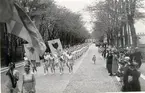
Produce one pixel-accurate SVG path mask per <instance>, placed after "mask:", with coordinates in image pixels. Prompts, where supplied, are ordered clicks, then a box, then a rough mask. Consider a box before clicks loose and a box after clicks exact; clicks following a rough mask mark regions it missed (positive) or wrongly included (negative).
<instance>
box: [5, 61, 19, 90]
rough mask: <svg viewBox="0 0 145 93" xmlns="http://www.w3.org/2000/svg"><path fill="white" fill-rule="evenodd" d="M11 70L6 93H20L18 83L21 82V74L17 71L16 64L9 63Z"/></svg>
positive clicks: (8, 72)
mask: <svg viewBox="0 0 145 93" xmlns="http://www.w3.org/2000/svg"><path fill="white" fill-rule="evenodd" d="M8 67H9V70H8V71H7V73H6V75H7V76H8V80H7V81H6V84H5V85H6V93H18V92H19V88H18V86H17V82H18V80H19V72H18V71H17V70H15V64H14V63H12V62H11V63H9V66H8Z"/></svg>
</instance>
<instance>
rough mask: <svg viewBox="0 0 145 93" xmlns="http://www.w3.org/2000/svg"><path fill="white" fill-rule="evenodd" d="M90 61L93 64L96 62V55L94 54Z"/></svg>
mask: <svg viewBox="0 0 145 93" xmlns="http://www.w3.org/2000/svg"><path fill="white" fill-rule="evenodd" d="M92 61H93V63H94V64H96V56H95V55H93V58H92Z"/></svg>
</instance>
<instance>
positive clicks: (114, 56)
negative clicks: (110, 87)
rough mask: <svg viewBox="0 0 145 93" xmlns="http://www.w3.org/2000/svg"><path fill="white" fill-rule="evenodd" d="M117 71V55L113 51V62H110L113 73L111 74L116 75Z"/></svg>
mask: <svg viewBox="0 0 145 93" xmlns="http://www.w3.org/2000/svg"><path fill="white" fill-rule="evenodd" d="M117 72H118V56H117V53H116V52H114V54H113V62H112V73H113V75H116V74H117Z"/></svg>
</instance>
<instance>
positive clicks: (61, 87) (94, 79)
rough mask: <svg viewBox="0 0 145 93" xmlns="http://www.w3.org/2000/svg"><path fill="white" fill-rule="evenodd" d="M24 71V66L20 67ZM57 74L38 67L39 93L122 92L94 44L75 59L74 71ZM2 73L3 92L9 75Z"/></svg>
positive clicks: (66, 70)
mask: <svg viewBox="0 0 145 93" xmlns="http://www.w3.org/2000/svg"><path fill="white" fill-rule="evenodd" d="M94 54H95V55H96V56H97V62H96V64H95V65H94V64H93V63H92V61H91V59H92V56H93V55H94ZM18 70H19V71H20V72H23V67H20V68H18ZM56 72H57V73H56V74H54V75H53V74H51V73H49V74H48V75H45V76H44V75H43V67H39V68H38V73H37V74H36V75H35V77H36V91H37V93H98V92H120V88H121V85H120V83H119V82H118V81H117V79H116V77H110V76H108V73H107V70H106V68H105V60H104V59H103V58H102V57H101V55H100V54H99V53H98V50H97V48H96V47H95V46H94V45H92V46H90V47H89V49H88V51H87V52H86V53H85V54H84V55H83V56H82V57H81V58H80V59H78V60H76V61H75V66H74V73H73V74H68V69H67V68H65V72H64V74H63V75H60V74H59V71H56ZM4 74H5V73H2V77H1V79H2V81H1V83H2V85H1V86H2V93H5V92H4V82H5V81H6V79H7V77H6V76H5V75H4ZM21 78H22V75H20V81H19V83H18V84H19V86H20V87H19V88H20V89H21V84H22V80H21ZM140 81H141V86H142V90H143V91H145V80H144V79H142V78H140Z"/></svg>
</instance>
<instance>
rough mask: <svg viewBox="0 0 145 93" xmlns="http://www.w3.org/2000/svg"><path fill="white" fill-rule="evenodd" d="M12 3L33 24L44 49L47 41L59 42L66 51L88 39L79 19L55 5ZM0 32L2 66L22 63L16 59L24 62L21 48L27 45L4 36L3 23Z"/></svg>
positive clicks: (39, 0) (43, 0)
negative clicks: (43, 43)
mask: <svg viewBox="0 0 145 93" xmlns="http://www.w3.org/2000/svg"><path fill="white" fill-rule="evenodd" d="M15 2H16V3H18V4H19V5H20V6H21V7H22V9H23V10H24V11H26V12H27V13H28V15H29V16H30V18H31V19H32V20H33V22H35V24H36V27H37V28H38V29H39V31H40V34H41V35H42V37H43V39H44V41H45V42H46V45H47V41H48V40H52V39H57V38H59V39H60V40H61V42H62V45H63V47H64V48H65V47H69V46H73V45H77V44H81V43H84V42H85V40H86V39H87V38H88V36H89V33H88V32H87V30H86V28H85V27H84V26H83V24H84V23H83V22H82V21H81V20H82V18H81V15H80V14H76V13H73V12H71V11H70V10H68V9H66V8H65V7H60V6H58V5H56V4H55V2H54V1H53V0H15ZM0 30H1V31H2V32H1V36H2V38H1V43H2V45H1V48H2V50H1V51H2V62H3V63H5V62H4V61H6V59H7V57H10V59H11V61H14V62H15V61H18V60H21V59H19V58H23V54H24V49H23V44H25V43H27V42H26V41H24V40H23V39H21V38H19V37H16V36H14V35H12V34H9V33H7V29H6V26H5V23H0ZM47 48H48V49H47V51H50V50H49V47H48V46H47ZM7 55H8V56H7Z"/></svg>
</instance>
